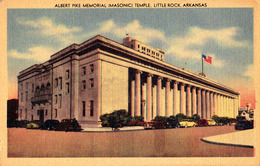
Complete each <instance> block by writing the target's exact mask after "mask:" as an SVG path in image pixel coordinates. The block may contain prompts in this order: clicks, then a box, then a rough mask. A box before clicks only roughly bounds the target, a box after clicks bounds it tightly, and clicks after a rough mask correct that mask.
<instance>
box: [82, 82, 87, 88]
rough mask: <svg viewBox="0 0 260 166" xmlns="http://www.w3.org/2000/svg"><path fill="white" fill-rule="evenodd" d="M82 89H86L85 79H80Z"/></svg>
mask: <svg viewBox="0 0 260 166" xmlns="http://www.w3.org/2000/svg"><path fill="white" fill-rule="evenodd" d="M82 89H83V90H84V89H86V81H85V80H83V81H82Z"/></svg>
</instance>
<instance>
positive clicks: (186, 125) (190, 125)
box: [180, 119, 197, 128]
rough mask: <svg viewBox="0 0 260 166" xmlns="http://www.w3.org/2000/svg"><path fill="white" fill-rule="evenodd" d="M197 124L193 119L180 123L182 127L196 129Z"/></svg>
mask: <svg viewBox="0 0 260 166" xmlns="http://www.w3.org/2000/svg"><path fill="white" fill-rule="evenodd" d="M196 125H197V124H196V123H195V122H194V121H192V120H191V119H183V120H182V121H181V122H180V127H185V128H187V127H195V126H196Z"/></svg>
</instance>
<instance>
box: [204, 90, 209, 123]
mask: <svg viewBox="0 0 260 166" xmlns="http://www.w3.org/2000/svg"><path fill="white" fill-rule="evenodd" d="M206 98H207V99H206V102H207V104H206V105H207V108H206V116H205V117H206V119H209V117H210V116H209V115H210V98H209V91H207V92H206Z"/></svg>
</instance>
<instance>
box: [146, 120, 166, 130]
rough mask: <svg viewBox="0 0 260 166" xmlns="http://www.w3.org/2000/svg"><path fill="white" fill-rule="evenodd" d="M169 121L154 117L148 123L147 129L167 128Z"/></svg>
mask: <svg viewBox="0 0 260 166" xmlns="http://www.w3.org/2000/svg"><path fill="white" fill-rule="evenodd" d="M166 126H167V123H166V122H165V121H163V120H162V119H154V120H151V121H150V122H148V123H147V126H146V127H145V129H166Z"/></svg>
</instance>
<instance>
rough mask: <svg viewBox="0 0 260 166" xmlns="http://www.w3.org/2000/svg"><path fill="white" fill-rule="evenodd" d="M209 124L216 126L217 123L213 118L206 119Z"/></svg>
mask: <svg viewBox="0 0 260 166" xmlns="http://www.w3.org/2000/svg"><path fill="white" fill-rule="evenodd" d="M208 123H209V126H216V125H217V123H216V122H215V120H213V119H208Z"/></svg>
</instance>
